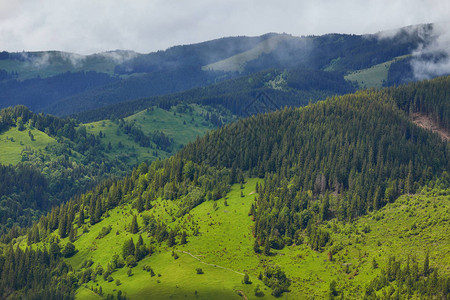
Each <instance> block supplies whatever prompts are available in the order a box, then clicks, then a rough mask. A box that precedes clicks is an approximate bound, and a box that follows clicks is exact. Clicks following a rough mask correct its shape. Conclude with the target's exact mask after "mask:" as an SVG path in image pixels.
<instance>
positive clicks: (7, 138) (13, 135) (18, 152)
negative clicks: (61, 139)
mask: <svg viewBox="0 0 450 300" xmlns="http://www.w3.org/2000/svg"><path fill="white" fill-rule="evenodd" d="M29 131H30V132H31V134H32V135H33V140H32V139H31V137H30V135H29V133H28V132H29ZM0 143H1V149H0V163H1V164H6V165H7V164H13V165H15V164H17V163H19V162H20V161H22V151H24V150H27V149H33V150H35V151H43V152H44V153H46V152H47V151H45V147H46V146H48V145H56V144H57V141H56V140H55V139H54V138H52V137H50V136H48V135H47V134H45V133H44V132H42V131H39V130H37V129H35V128H33V129H29V128H27V129H25V130H23V131H19V130H18V129H17V127H11V128H10V129H9V130H7V131H5V132H2V133H0ZM46 154H49V153H46Z"/></svg>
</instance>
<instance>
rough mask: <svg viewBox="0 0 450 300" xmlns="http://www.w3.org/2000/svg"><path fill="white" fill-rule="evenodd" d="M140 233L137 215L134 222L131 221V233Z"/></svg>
mask: <svg viewBox="0 0 450 300" xmlns="http://www.w3.org/2000/svg"><path fill="white" fill-rule="evenodd" d="M138 231H139V226H138V222H137V217H136V215H134V216H133V220H132V221H131V225H130V232H131V233H133V234H135V233H138Z"/></svg>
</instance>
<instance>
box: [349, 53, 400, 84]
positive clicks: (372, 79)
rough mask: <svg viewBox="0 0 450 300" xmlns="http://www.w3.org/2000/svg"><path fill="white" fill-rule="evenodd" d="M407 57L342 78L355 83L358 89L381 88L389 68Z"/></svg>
mask: <svg viewBox="0 0 450 300" xmlns="http://www.w3.org/2000/svg"><path fill="white" fill-rule="evenodd" d="M408 56H409V55H404V56H399V57H396V58H395V59H393V60H390V61H386V62H384V63H381V64H378V65H374V66H372V67H370V68H367V69H362V70H357V71H354V72H351V73H350V74H348V75H346V76H344V78H345V80H347V81H352V82H357V83H358V86H359V87H360V88H381V87H382V86H383V83H384V82H385V81H386V80H387V76H388V72H389V68H390V66H391V64H392V63H393V62H396V61H398V60H401V59H404V58H406V57H408Z"/></svg>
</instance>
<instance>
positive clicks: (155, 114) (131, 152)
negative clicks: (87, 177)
mask: <svg viewBox="0 0 450 300" xmlns="http://www.w3.org/2000/svg"><path fill="white" fill-rule="evenodd" d="M191 107H193V109H194V111H193V112H192V114H190V113H189V112H186V113H176V114H174V110H175V109H174V108H172V109H171V110H170V111H167V110H164V109H161V108H157V107H155V108H154V110H149V111H147V110H144V111H141V112H138V113H136V114H134V115H132V116H129V117H127V118H125V120H126V121H136V124H137V125H138V126H139V127H140V128H141V130H142V131H143V132H144V133H145V134H150V133H152V132H153V131H155V130H159V131H162V132H164V134H165V135H167V136H168V137H169V138H173V140H174V144H173V145H172V147H171V149H170V150H171V151H170V152H166V151H162V150H158V149H156V147H155V145H153V147H152V148H146V147H141V146H140V145H139V144H138V143H136V142H135V141H134V140H132V139H131V138H130V137H129V136H128V135H125V134H124V133H121V132H119V133H118V128H119V125H118V124H117V123H115V122H112V121H109V120H105V121H98V122H93V123H87V124H85V125H86V128H87V131H88V132H89V133H93V134H96V135H98V134H99V132H100V131H102V133H104V134H106V137H104V138H103V139H102V142H103V143H104V144H105V146H106V145H107V144H108V143H109V142H111V145H112V150H111V151H107V152H106V153H107V155H108V156H109V157H110V158H117V157H118V158H122V159H126V161H127V162H128V163H129V164H130V165H134V164H136V163H137V162H141V161H144V160H149V161H153V160H155V159H156V158H157V157H159V158H165V157H168V156H170V155H171V154H172V153H173V152H175V151H177V150H178V149H180V148H181V147H182V145H185V144H187V143H188V142H190V141H193V140H195V138H196V137H197V136H203V135H204V134H205V133H206V131H207V130H211V129H213V128H214V127H213V126H212V125H211V124H210V123H209V122H205V119H204V118H203V117H202V115H201V114H203V113H206V110H205V109H204V108H202V107H200V106H197V105H192V106H191ZM192 118H194V121H193V122H192ZM183 122H186V125H184V123H183ZM119 142H121V143H122V144H123V146H124V147H123V148H119V146H118V144H119ZM153 152H158V156H157V157H155V156H154V154H153Z"/></svg>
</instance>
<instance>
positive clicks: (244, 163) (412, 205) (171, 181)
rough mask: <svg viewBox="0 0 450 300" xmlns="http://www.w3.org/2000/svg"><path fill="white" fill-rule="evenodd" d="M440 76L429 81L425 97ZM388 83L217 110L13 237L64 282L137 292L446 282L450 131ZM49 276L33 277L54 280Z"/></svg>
mask: <svg viewBox="0 0 450 300" xmlns="http://www.w3.org/2000/svg"><path fill="white" fill-rule="evenodd" d="M445 80H448V78H438V79H435V80H432V81H429V82H425V83H423V86H422V89H421V91H422V92H423V93H424V94H423V96H424V97H425V98H424V99H427V97H435V95H436V94H435V93H433V92H431V91H432V90H433V88H434V87H437V86H439V85H440V84H441V83H442V81H445ZM418 86H420V84H418ZM414 87H415V85H409V86H408V88H407V89H406V91H411V90H414ZM419 90H420V89H419ZM427 91H429V92H428V93H427ZM394 94H395V89H390V90H383V91H363V92H357V93H355V94H351V95H345V96H340V97H333V98H331V99H328V100H326V101H323V102H320V103H317V104H312V105H310V106H308V107H305V108H297V109H284V110H282V111H278V112H274V113H270V114H263V115H262V114H260V115H257V116H252V117H250V118H247V119H244V120H240V121H238V122H236V123H233V124H230V125H226V126H224V127H222V128H220V129H218V130H216V131H214V132H212V133H210V134H207V135H206V136H205V137H203V138H199V139H197V140H196V141H195V142H194V143H191V144H189V145H187V146H186V147H185V148H184V149H183V150H182V151H181V152H180V153H179V154H178V155H175V156H173V157H171V158H169V159H166V160H162V161H155V162H154V163H152V164H151V165H150V166H149V165H146V164H141V165H139V167H137V168H135V169H134V171H133V172H132V174H131V175H130V176H128V177H126V178H124V179H121V180H109V181H105V182H102V183H101V184H99V185H98V186H96V187H95V188H93V189H92V190H91V191H89V192H87V193H85V194H83V195H81V196H79V197H76V198H74V199H73V200H71V201H69V202H68V203H66V204H62V205H60V206H59V207H54V208H53V209H52V212H50V213H49V214H47V215H46V216H45V217H42V218H41V220H40V221H39V223H37V224H35V225H34V226H33V228H31V229H30V230H29V231H28V233H27V236H26V237H25V236H19V237H18V236H17V235H16V239H15V240H13V243H14V244H15V245H18V244H20V246H21V247H22V249H25V247H26V243H29V244H35V246H33V247H36V248H39V249H41V250H40V251H41V252H42V251H43V254H42V255H44V256H45V255H47V256H49V257H50V258H51V259H50V261H51V262H53V264H48V265H46V266H45V267H42V268H41V270H47V272H49V274H50V271H51V270H53V273H51V274H54V277H53V278H54V280H56V281H58V282H60V285H59V288H61V289H63V291H64V293H65V294H67V295H68V296H70V295H71V294H70V293H71V292H73V291H74V290H75V289H77V288H79V287H80V286H84V288H86V287H87V288H89V289H92V290H93V291H94V292H95V293H97V294H100V295H107V294H114V295H117V294H119V295H122V294H123V293H126V294H127V295H129V296H131V297H134V298H140V297H144V295H145V296H149V295H151V296H152V297H156V298H167V297H170V296H171V297H175V298H185V297H186V298H196V297H199V298H210V297H211V295H215V296H217V297H222V298H224V299H228V298H230V297H233V296H232V295H233V293H236V294H238V293H240V294H245V295H246V296H247V297H252V295H255V296H258V295H259V296H263V295H264V297H268V298H272V296H276V297H280V296H282V297H289V298H291V297H294V298H301V297H305V296H307V295H309V296H314V297H319V298H323V297H325V296H326V295H330V297H331V298H333V297H334V296H341V297H343V298H345V299H360V298H362V297H364V295H367V296H368V297H369V296H370V297H371V298H373V299H377V298H378V297H382V295H383V294H384V293H389V294H394V293H398V294H399V296H400V295H401V296H406V295H410V296H411V297H416V298H423V297H430V298H432V297H438V296H440V295H445V294H446V293H447V292H448V289H447V288H446V285H445V284H446V282H447V281H448V270H447V269H445V267H444V269H442V268H440V266H439V264H440V263H442V264H444V265H445V264H447V263H448V262H447V256H448V255H447V254H448V252H449V247H448V245H449V243H448V237H447V236H446V235H445V232H446V231H447V230H446V229H447V227H448V220H447V219H448V218H446V211H447V210H448V201H449V198H448V186H449V176H448V170H449V169H450V156H449V148H448V143H446V142H444V141H442V140H441V139H440V138H439V137H438V136H437V135H435V134H433V133H432V132H430V131H427V130H424V129H421V128H419V127H417V126H416V125H414V124H413V123H411V121H410V120H409V119H408V116H407V114H406V112H405V111H403V110H401V109H399V107H398V105H399V104H400V103H402V101H400V100H402V99H403V98H398V99H396V98H395V97H394V96H393V95H394ZM402 94H405V95H406V93H402ZM403 100H406V98H405V99H403ZM441 100H443V99H437V100H436V102H435V104H436V107H441V106H443V105H445V104H443V103H445V101H444V102H441ZM410 101H412V100H410ZM400 107H402V106H400ZM402 108H403V107H402ZM255 175H256V176H259V177H261V178H259V179H256V178H251V177H254V176H255ZM247 176H248V177H247ZM414 193H416V196H412V195H411V194H414ZM402 195H403V196H402ZM406 239H408V240H406ZM69 241H70V243H69ZM10 245H12V244H10ZM432 245H434V248H433V249H432V250H430V251H429V254H428V255H426V250H427V249H430V247H432ZM7 247H9V248H6V249H7V250H5V251H4V252H3V253H5V254H4V258H5V259H4V260H0V261H5V262H7V264H5V266H7V267H5V268H3V266H2V265H0V267H2V272H4V274H5V276H4V277H3V278H8V280H3V281H2V282H1V284H0V287H4V289H3V290H1V291H3V293H4V294H3V295H10V293H11V292H12V291H14V293H24V294H30V293H33V291H35V289H36V287H40V285H39V284H36V285H33V286H32V287H28V286H25V285H23V281H22V280H20V278H19V279H17V278H16V279H11V278H10V276H11V275H10V274H13V273H14V272H19V273H20V270H19V266H20V264H19V262H20V261H21V257H22V256H24V257H26V255H23V254H22V253H23V251H22V252H21V251H19V250H15V251H13V250H12V248H11V247H12V246H7ZM16 247H17V246H16ZM47 249H48V250H47ZM76 250H78V252H76ZM25 253H28V254H27V255H35V256H36V257H39V255H38V254H33V253H34V252H32V251H31V250H28V251H26V252H25ZM414 253H415V254H416V255H417V258H410V260H409V263H408V264H407V263H406V262H405V261H406V260H407V257H408V256H411V255H413V254H414ZM111 255H112V257H111ZM12 256H15V257H18V258H17V259H16V260H12V259H11V257H12ZM62 256H64V257H65V258H66V259H63V258H62ZM389 256H396V258H395V260H394V259H393V258H389ZM424 257H425V258H424ZM26 261H28V262H29V263H30V264H31V263H33V258H30V259H29V260H26ZM424 261H425V262H424ZM15 262H17V264H15ZM63 262H64V263H68V264H70V265H69V266H66V267H59V268H60V269H59V270H60V271H59V272H55V271H54V270H56V269H57V268H58V267H57V266H58V265H61V264H63ZM400 262H402V264H400ZM419 264H420V267H419ZM99 265H101V267H99ZM406 266H408V267H406ZM422 266H423V267H422ZM31 269H32V270H35V269H34V268H31ZM380 269H382V270H383V271H381V272H380V271H379V270H380ZM400 270H401V271H400ZM203 273H204V274H203ZM245 273H248V274H249V278H244V274H245ZM31 274H34V273H33V272H31ZM158 274H159V275H158ZM377 276H378V277H377ZM380 276H381V277H380ZM376 277H377V278H378V279H375V278H376ZM33 278H35V277H33ZM33 278H30V279H29V280H30V281H29V282H31V281H32V280H36V279H33ZM45 278H46V279H45V280H46V281H42V282H48V286H47V287H46V288H44V289H40V291H42V292H46V291H47V292H48V291H52V289H54V288H55V285H54V284H53V283H52V282H53V281H51V280H50V279H49V278H48V277H45ZM408 278H410V279H408ZM430 278H433V279H432V280H429V279H430ZM411 279H414V282H418V284H417V285H416V284H412V281H411ZM248 281H251V282H253V283H252V284H251V285H249V284H248ZM333 281H334V283H333ZM244 282H247V284H245V283H244ZM400 283H401V284H400ZM12 284H15V285H14V286H15V289H12V288H11V285H12ZM41 284H42V283H41ZM97 284H98V285H97ZM258 284H259V288H256V286H257V285H258ZM100 287H101V289H100ZM119 291H120V292H119ZM80 293H81V295H83V296H85V295H86V293H87V291H86V290H84V289H83V288H81V289H80ZM80 297H81V296H80ZM236 297H238V296H236Z"/></svg>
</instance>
